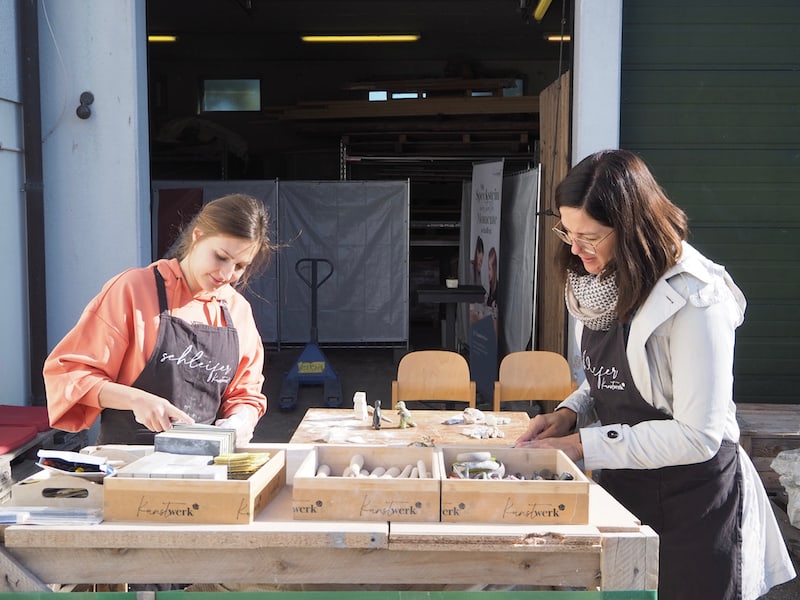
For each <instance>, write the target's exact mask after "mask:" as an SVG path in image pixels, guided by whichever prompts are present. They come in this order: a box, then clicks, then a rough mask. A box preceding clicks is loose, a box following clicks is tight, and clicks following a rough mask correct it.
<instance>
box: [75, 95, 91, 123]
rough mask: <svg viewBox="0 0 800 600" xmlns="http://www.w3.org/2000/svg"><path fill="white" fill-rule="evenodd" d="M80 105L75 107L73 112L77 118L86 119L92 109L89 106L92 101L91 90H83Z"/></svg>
mask: <svg viewBox="0 0 800 600" xmlns="http://www.w3.org/2000/svg"><path fill="white" fill-rule="evenodd" d="M80 102H81V103H80V106H78V108H77V109H75V114H77V115H78V118H79V119H88V118H89V117H91V116H92V109H91V108H89V106H90V105H91V104H92V102H94V94H92V92H83V93H82V94H81V98H80Z"/></svg>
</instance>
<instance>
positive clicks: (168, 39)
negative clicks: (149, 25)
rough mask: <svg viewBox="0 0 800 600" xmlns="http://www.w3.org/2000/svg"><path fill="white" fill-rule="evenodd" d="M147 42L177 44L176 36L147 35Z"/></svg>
mask: <svg viewBox="0 0 800 600" xmlns="http://www.w3.org/2000/svg"><path fill="white" fill-rule="evenodd" d="M147 41H148V42H177V41H178V36H177V35H148V36H147Z"/></svg>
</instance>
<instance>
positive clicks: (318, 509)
mask: <svg viewBox="0 0 800 600" xmlns="http://www.w3.org/2000/svg"><path fill="white" fill-rule="evenodd" d="M354 456H361V457H363V461H364V463H363V469H364V470H365V471H367V472H370V473H372V472H374V471H375V469H376V468H384V469H391V468H392V467H394V468H396V469H399V470H400V471H402V470H404V469H406V468H407V467H408V466H409V465H410V466H412V467H416V466H417V464H418V463H419V462H420V461H421V462H422V463H423V465H424V468H425V471H426V473H425V475H426V477H423V478H419V477H416V478H401V477H391V478H390V477H378V476H372V477H370V476H359V477H345V476H343V473H344V470H345V468H346V467H348V466H349V465H350V463H351V461H352V459H353V457H354ZM320 465H327V466H328V467H330V475H329V476H326V477H318V476H317V475H316V474H317V471H318V469H319V467H320ZM441 474H442V465H441V457H440V455H439V453H438V452H437V451H436V449H434V448H426V447H413V446H409V447H405V448H397V447H388V446H317V447H316V448H315V449H314V451H312V452H311V453H309V455H308V456H307V457H306V459H305V460H304V461H303V463H302V464H301V465H300V467H298V469H297V472H296V473H295V476H294V485H293V490H292V515H293V517H294V518H295V519H306V520H330V521H336V520H344V521H438V520H439V489H440V482H441Z"/></svg>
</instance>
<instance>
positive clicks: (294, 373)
mask: <svg viewBox="0 0 800 600" xmlns="http://www.w3.org/2000/svg"><path fill="white" fill-rule="evenodd" d="M320 263H322V264H325V265H327V266H328V273H327V275H325V277H323V278H322V279H319V277H318V272H319V269H318V266H319V264H320ZM308 265H310V269H311V279H308V278H307V277H306V275H305V274H304V273H303V271H302V270H301V267H305V268H306V270H308ZM294 270H295V272H296V273H297V275H298V276H299V277H300V279H302V280H303V281H304V282H305V283H306V285H308V287H309V288H311V336H310V337H311V340H310V341H309V342H308V343H307V344H306V346H305V348H303V351H302V352H301V353H300V356H299V357H298V358H297V360H296V361H295V363H294V365H292V368H291V369H290V370H289V371H288V372H287V373H286V375H285V377H284V378H283V383H282V384H281V392H280V409H281V410H286V411H289V410H294V409H295V408H296V407H297V396H298V392H299V391H300V386H301V385H321V386H323V397H324V398H325V406H327V407H328V408H338V407H340V406H341V405H342V384H341V382H340V381H339V376H338V375H337V374H336V371H334V370H333V368H332V367H331V365H330V363H329V362H328V359H327V358H325V354H323V352H322V350H320V347H319V344H318V341H319V338H318V334H317V289H319V287H320V286H321V285H322V284H323V283H325V282H326V281H328V279H329V278H330V276H331V275H333V263H331V261H329V260H328V259H326V258H301V259H300V260H298V261H297V262H296V263H295V265H294Z"/></svg>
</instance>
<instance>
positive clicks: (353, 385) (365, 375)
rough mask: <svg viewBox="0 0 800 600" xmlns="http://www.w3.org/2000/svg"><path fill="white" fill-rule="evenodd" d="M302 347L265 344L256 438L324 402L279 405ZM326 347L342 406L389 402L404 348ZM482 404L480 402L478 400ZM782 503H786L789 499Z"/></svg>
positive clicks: (423, 335) (794, 595)
mask: <svg viewBox="0 0 800 600" xmlns="http://www.w3.org/2000/svg"><path fill="white" fill-rule="evenodd" d="M437 334H438V332H436V331H435V329H434V328H433V327H430V328H427V327H415V328H412V330H411V336H410V342H409V343H410V346H411V349H426V348H438V347H439V344H440V342H441V340H440V339H438V338H439V336H438V335H437ZM301 351H302V348H301V347H293V348H285V347H284V348H281V350H280V351H277V350H267V364H266V368H265V374H266V383H265V388H264V389H265V393H266V394H267V398H268V399H269V400H270V406H269V408H268V410H267V414H266V415H265V416H264V417H263V418H262V419H261V421H260V422H259V424H258V427H257V428H256V431H255V436H254V439H253V441H255V442H288V441H289V439H290V438H291V436H292V433H293V432H294V430H295V428H296V427H297V425H298V423H299V422H300V421H301V420H302V418H303V415H304V414H305V412H306V410H307V409H308V408H311V407H320V406H324V405H325V404H324V401H323V393H322V388H321V387H320V386H305V387H301V388H300V394H299V398H298V402H297V408H295V410H293V411H289V412H287V411H281V410H280V409H279V408H278V397H279V393H280V387H281V382H282V381H283V377H284V374H285V373H286V372H287V371H288V370H289V369H290V368H291V366H292V364H294V361H295V360H296V359H297V357H298V356H299V355H300V352H301ZM323 352H324V354H325V356H326V358H327V359H328V362H329V363H330V365H331V366H332V367H333V368H334V370H336V372H337V374H338V376H339V379H340V381H341V384H342V396H343V403H342V405H343V406H344V407H347V408H349V407H351V406H352V398H353V394H354V393H355V392H356V391H364V392H366V393H367V400H368V401H369V402H374V401H375V400H381V401H383V405H384V406H386V405H387V404H389V403H391V381H392V379H393V378H394V376H395V374H396V373H397V362H398V361H399V360H400V357H401V356H402V354H403V353H404V352H405V350H404V349H392V348H323ZM479 407H481V405H480V403H479ZM783 508H784V509H785V505H784V506H783ZM776 514H777V515H778V519H779V521H780V522H781V526H782V529H783V530H784V533H785V536H786V539H787V543H788V544H789V546H790V548H791V549H792V550H793V551H794V553H795V554H794V556H798V555H800V547H799V546H798V541H797V540H798V539H800V532H798V530H797V529H796V528H794V527H792V526H791V525H790V524H789V522H788V518H787V517H786V513H785V512H783V511H781V510H780V506H779V507H778V511H777V513H776ZM795 568H796V569H797V570H798V571H800V565H799V564H798V561H797V560H795ZM798 599H800V578H795V579H794V580H792V581H790V582H788V583H785V584H783V585H781V586H778V587H776V588H773V589H772V590H770V592H769V593H768V594H766V595H765V596H763V597H762V600H798Z"/></svg>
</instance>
